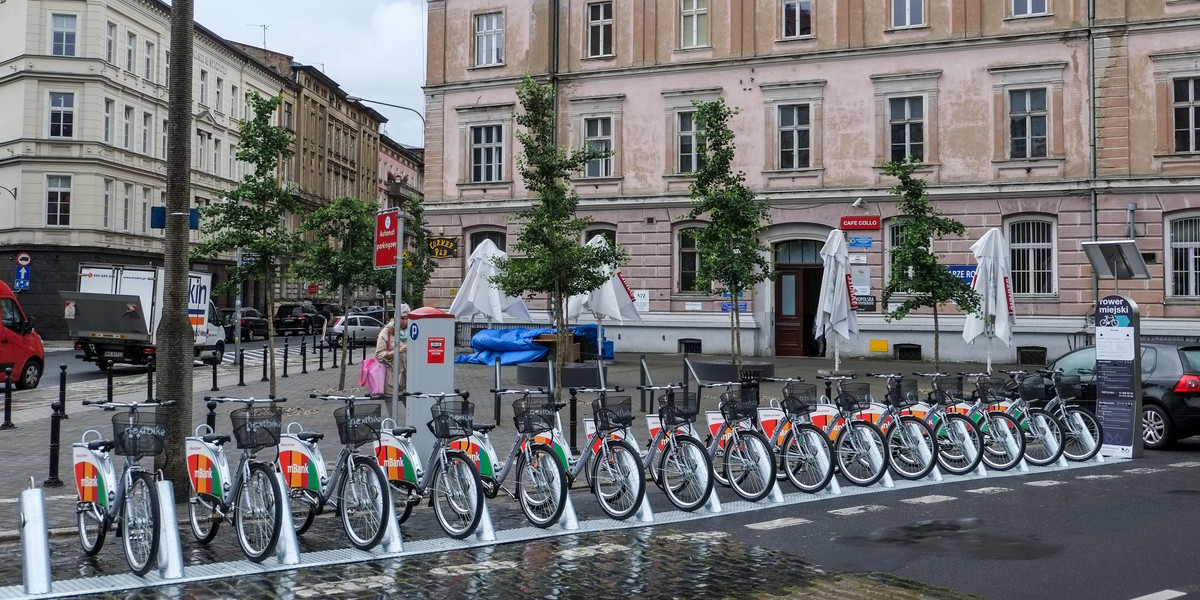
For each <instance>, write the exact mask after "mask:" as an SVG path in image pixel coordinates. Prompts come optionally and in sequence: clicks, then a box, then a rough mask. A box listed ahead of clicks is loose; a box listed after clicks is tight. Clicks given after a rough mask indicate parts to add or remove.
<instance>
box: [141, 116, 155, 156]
mask: <svg viewBox="0 0 1200 600" xmlns="http://www.w3.org/2000/svg"><path fill="white" fill-rule="evenodd" d="M152 118H153V117H151V116H150V113H148V112H144V113H142V154H145V155H147V156H148V155H151V154H154V146H153V143H152V142H151V141H150V139H151V138H150V136H151V133H152V131H153V129H154V125H152V124H151V121H150V119H152Z"/></svg>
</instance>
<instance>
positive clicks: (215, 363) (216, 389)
mask: <svg viewBox="0 0 1200 600" xmlns="http://www.w3.org/2000/svg"><path fill="white" fill-rule="evenodd" d="M212 368H213V386H212V390H210V391H213V392H219V391H221V388H219V387H217V359H216V358H214V359H213V364H212Z"/></svg>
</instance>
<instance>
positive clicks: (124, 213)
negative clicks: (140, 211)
mask: <svg viewBox="0 0 1200 600" xmlns="http://www.w3.org/2000/svg"><path fill="white" fill-rule="evenodd" d="M132 204H133V184H132V183H127V184H125V201H124V204H123V205H122V208H121V229H123V230H124V231H129V216H130V213H129V211H130V210H131V205H132Z"/></svg>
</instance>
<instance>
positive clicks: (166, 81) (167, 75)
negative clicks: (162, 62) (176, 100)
mask: <svg viewBox="0 0 1200 600" xmlns="http://www.w3.org/2000/svg"><path fill="white" fill-rule="evenodd" d="M166 61H167V66H166V67H163V85H165V86H167V87H171V53H170V52H169V51H168V52H167V57H166Z"/></svg>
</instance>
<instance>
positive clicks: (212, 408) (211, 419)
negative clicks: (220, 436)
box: [204, 400, 217, 431]
mask: <svg viewBox="0 0 1200 600" xmlns="http://www.w3.org/2000/svg"><path fill="white" fill-rule="evenodd" d="M207 406H208V414H207V415H204V422H205V423H208V430H209V431H216V430H217V403H216V402H215V401H213V400H209V401H208V404H207Z"/></svg>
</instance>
